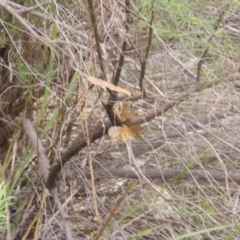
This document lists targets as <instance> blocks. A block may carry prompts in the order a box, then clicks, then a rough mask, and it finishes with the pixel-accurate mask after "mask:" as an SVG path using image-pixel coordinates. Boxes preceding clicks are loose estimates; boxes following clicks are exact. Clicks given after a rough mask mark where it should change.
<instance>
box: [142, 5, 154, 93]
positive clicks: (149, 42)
mask: <svg viewBox="0 0 240 240" xmlns="http://www.w3.org/2000/svg"><path fill="white" fill-rule="evenodd" d="M152 8H153V6H152ZM152 24H153V9H152V10H151V20H150V23H149V36H148V45H147V47H146V54H145V58H144V59H143V61H142V62H141V72H140V78H139V86H140V89H141V91H142V95H143V97H145V95H146V91H145V89H144V87H143V79H144V76H145V71H146V65H147V59H148V55H149V50H150V48H151V45H152V34H153V28H152Z"/></svg>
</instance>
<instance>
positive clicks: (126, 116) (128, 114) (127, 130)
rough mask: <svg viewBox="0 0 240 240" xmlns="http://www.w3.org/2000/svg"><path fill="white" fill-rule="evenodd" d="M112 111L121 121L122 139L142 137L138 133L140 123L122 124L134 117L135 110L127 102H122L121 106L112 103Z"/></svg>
mask: <svg viewBox="0 0 240 240" xmlns="http://www.w3.org/2000/svg"><path fill="white" fill-rule="evenodd" d="M114 113H115V115H116V116H117V118H118V120H119V121H120V122H121V123H122V129H121V134H120V135H121V138H122V140H123V141H128V140H134V139H135V138H136V137H137V138H142V137H141V134H140V131H141V126H140V125H138V124H137V125H132V126H127V125H125V124H123V123H125V122H126V121H127V120H130V119H133V118H136V111H135V109H134V108H133V107H132V106H131V105H130V104H129V103H124V104H123V105H122V107H121V105H120V104H119V103H118V104H116V105H114Z"/></svg>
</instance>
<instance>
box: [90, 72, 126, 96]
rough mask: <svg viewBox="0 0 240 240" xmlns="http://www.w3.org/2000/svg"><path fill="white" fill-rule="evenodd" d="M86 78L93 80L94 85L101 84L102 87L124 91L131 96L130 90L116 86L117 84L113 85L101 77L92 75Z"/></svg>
mask: <svg viewBox="0 0 240 240" xmlns="http://www.w3.org/2000/svg"><path fill="white" fill-rule="evenodd" d="M86 78H87V80H88V81H89V82H91V83H92V84H94V85H97V86H100V87H106V88H108V89H110V90H113V91H116V92H120V93H124V94H126V95H128V96H129V97H130V96H131V92H129V91H128V90H126V89H123V88H120V87H118V86H115V85H113V84H112V83H110V82H106V81H103V80H102V79H100V78H96V77H92V76H86Z"/></svg>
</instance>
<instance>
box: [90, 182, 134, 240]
mask: <svg viewBox="0 0 240 240" xmlns="http://www.w3.org/2000/svg"><path fill="white" fill-rule="evenodd" d="M131 186H132V183H131V182H130V183H129V184H128V186H127V187H126V189H125V191H124V193H123V195H122V196H121V198H120V199H118V201H117V203H116V204H115V206H114V208H113V209H112V210H111V212H110V213H109V215H108V217H107V219H106V221H105V222H104V225H103V226H102V228H101V229H100V231H99V233H98V235H97V236H96V238H95V239H94V240H98V239H100V237H101V235H102V233H103V231H104V229H105V228H106V226H107V224H108V223H109V221H110V220H111V219H112V218H113V216H114V215H115V213H116V211H117V209H118V208H119V207H120V205H121V203H122V201H123V200H124V199H125V198H126V195H127V193H128V192H129V190H130V188H131Z"/></svg>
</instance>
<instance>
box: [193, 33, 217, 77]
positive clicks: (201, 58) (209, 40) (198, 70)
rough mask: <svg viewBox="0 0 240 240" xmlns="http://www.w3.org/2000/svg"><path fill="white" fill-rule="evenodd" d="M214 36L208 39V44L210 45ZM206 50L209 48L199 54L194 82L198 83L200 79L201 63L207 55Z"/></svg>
mask: <svg viewBox="0 0 240 240" xmlns="http://www.w3.org/2000/svg"><path fill="white" fill-rule="evenodd" d="M214 36H215V35H214V34H213V35H212V36H211V37H210V38H209V39H208V43H209V44H210V43H211V41H212V39H213V37H214ZM208 50H209V46H208V47H207V48H206V49H205V50H204V51H203V53H202V54H201V57H200V60H199V62H198V65H197V77H196V82H199V81H200V78H201V68H202V64H203V61H204V59H205V58H206V56H207V53H208Z"/></svg>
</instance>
